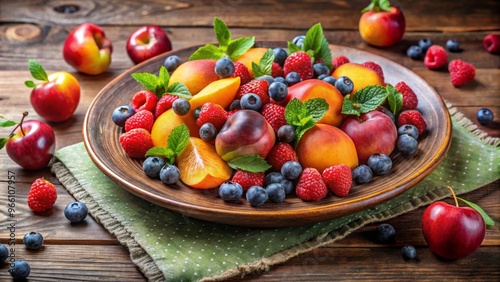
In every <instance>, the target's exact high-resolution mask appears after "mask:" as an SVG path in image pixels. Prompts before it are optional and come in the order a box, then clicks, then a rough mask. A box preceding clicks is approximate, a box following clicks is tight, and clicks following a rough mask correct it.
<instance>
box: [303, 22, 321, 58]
mask: <svg viewBox="0 0 500 282" xmlns="http://www.w3.org/2000/svg"><path fill="white" fill-rule="evenodd" d="M322 40H323V29H322V28H321V24H319V23H317V24H315V25H313V26H312V27H311V28H309V30H308V31H307V33H306V38H305V39H304V51H308V50H312V51H313V52H314V54H316V53H318V52H319V50H320V48H321V42H322Z"/></svg>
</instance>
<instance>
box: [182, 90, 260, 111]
mask: <svg viewBox="0 0 500 282" xmlns="http://www.w3.org/2000/svg"><path fill="white" fill-rule="evenodd" d="M177 100H178V99H177ZM240 107H241V108H242V109H245V110H254V111H259V110H260V108H262V100H261V99H260V97H259V95H257V94H254V93H247V94H245V95H243V96H241V99H240Z"/></svg>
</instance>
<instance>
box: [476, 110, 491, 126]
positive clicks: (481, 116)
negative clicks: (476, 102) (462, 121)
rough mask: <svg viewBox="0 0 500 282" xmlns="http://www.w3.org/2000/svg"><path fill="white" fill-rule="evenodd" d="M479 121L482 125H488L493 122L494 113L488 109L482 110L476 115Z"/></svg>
mask: <svg viewBox="0 0 500 282" xmlns="http://www.w3.org/2000/svg"><path fill="white" fill-rule="evenodd" d="M476 118H477V121H478V122H479V123H480V124H482V125H488V124H490V123H491V122H493V119H494V116H493V112H492V111H491V110H490V109H488V108H481V109H480V110H479V111H477V114H476Z"/></svg>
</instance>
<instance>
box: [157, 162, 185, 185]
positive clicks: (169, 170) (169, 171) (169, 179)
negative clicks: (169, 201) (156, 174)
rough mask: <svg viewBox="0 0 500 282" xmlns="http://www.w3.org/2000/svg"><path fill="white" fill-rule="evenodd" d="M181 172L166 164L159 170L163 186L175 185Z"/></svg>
mask: <svg viewBox="0 0 500 282" xmlns="http://www.w3.org/2000/svg"><path fill="white" fill-rule="evenodd" d="M180 177H181V172H180V171H179V169H178V168H177V167H176V166H175V165H171V164H167V165H165V166H164V167H162V168H161V170H160V180H161V182H163V183H164V184H167V185H169V184H175V183H177V181H179V179H180Z"/></svg>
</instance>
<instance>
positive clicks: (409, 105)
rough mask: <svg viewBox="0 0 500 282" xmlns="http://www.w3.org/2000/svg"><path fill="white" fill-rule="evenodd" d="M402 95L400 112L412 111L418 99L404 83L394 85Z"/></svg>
mask: <svg viewBox="0 0 500 282" xmlns="http://www.w3.org/2000/svg"><path fill="white" fill-rule="evenodd" d="M394 88H396V90H398V91H399V92H400V93H401V94H402V95H403V107H402V110H403V111H404V110H413V109H416V108H417V106H418V97H417V95H416V94H415V92H413V90H412V89H411V88H410V86H408V84H406V83H405V82H404V81H400V82H398V83H396V85H395V86H394Z"/></svg>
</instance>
